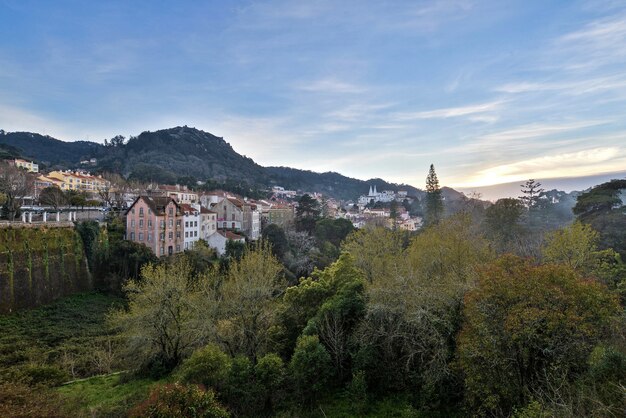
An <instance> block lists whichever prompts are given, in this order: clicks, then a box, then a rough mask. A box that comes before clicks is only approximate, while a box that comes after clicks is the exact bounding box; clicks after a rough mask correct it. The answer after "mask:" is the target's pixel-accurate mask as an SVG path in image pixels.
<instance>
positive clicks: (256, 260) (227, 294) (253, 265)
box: [217, 242, 284, 360]
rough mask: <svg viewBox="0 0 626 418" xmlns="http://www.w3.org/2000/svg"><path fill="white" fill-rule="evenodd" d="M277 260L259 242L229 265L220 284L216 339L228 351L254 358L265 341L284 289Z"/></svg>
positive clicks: (268, 249)
mask: <svg viewBox="0 0 626 418" xmlns="http://www.w3.org/2000/svg"><path fill="white" fill-rule="evenodd" d="M280 271H281V266H280V263H279V262H278V261H277V260H276V258H275V257H274V256H273V254H272V250H271V248H270V246H269V244H267V243H265V242H261V243H260V244H258V245H257V246H256V247H255V248H254V249H253V250H248V251H246V252H245V253H244V255H243V256H242V258H241V259H240V260H235V261H233V262H232V263H231V264H230V268H229V270H228V273H227V274H226V277H225V278H224V281H223V283H222V284H221V287H220V288H219V300H220V303H219V305H218V309H219V313H218V318H219V323H218V330H217V334H218V341H219V342H220V343H222V344H223V345H224V346H225V347H226V349H227V351H228V352H229V353H230V354H231V355H235V354H245V355H247V356H248V357H250V358H251V359H253V360H256V358H257V356H258V355H259V354H262V353H263V352H264V351H265V349H266V346H267V343H268V329H269V327H270V325H271V323H272V320H273V317H274V312H273V302H274V300H275V299H276V296H277V295H278V293H279V292H280V291H281V290H283V289H284V284H283V283H282V280H281V279H280V277H279V273H280Z"/></svg>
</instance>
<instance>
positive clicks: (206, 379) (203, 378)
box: [177, 344, 231, 391]
mask: <svg viewBox="0 0 626 418" xmlns="http://www.w3.org/2000/svg"><path fill="white" fill-rule="evenodd" d="M230 367H231V359H230V357H229V356H228V355H226V354H225V353H224V352H223V351H222V350H221V349H220V348H219V347H218V346H217V345H215V344H209V345H207V346H205V347H203V348H200V349H198V350H196V351H194V352H193V354H192V355H191V357H189V358H188V359H186V360H185V361H184V362H183V364H182V365H181V366H180V369H179V370H178V372H177V376H178V378H179V379H180V380H181V381H182V382H184V383H196V384H201V385H203V386H205V387H209V388H213V389H215V390H218V391H219V390H220V389H221V388H223V387H224V386H225V381H226V378H227V376H228V373H229V371H230Z"/></svg>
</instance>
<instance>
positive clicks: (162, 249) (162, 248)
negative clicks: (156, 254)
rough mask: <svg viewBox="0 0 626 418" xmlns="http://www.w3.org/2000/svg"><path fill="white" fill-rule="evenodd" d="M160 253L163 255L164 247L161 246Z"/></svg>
mask: <svg viewBox="0 0 626 418" xmlns="http://www.w3.org/2000/svg"><path fill="white" fill-rule="evenodd" d="M161 255H165V247H161Z"/></svg>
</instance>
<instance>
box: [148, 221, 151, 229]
mask: <svg viewBox="0 0 626 418" xmlns="http://www.w3.org/2000/svg"><path fill="white" fill-rule="evenodd" d="M148 228H152V219H148Z"/></svg>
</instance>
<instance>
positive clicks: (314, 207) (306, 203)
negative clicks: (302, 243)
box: [296, 194, 321, 235]
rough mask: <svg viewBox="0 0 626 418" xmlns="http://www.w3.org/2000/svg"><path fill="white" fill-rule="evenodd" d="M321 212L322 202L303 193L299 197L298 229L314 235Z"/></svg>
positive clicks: (297, 210)
mask: <svg viewBox="0 0 626 418" xmlns="http://www.w3.org/2000/svg"><path fill="white" fill-rule="evenodd" d="M320 212H321V209H320V204H319V202H318V201H317V200H315V199H314V198H312V197H311V196H310V195H308V194H304V195H302V196H301V197H300V199H298V207H297V208H296V231H298V232H306V233H307V234H309V235H312V234H313V231H315V225H316V223H317V220H318V219H319V217H320Z"/></svg>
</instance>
